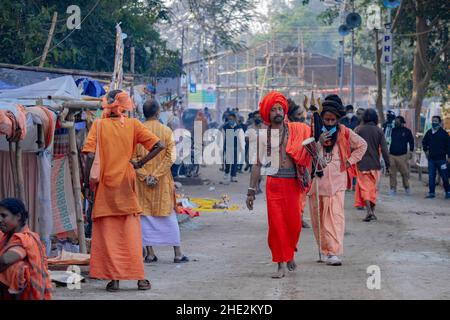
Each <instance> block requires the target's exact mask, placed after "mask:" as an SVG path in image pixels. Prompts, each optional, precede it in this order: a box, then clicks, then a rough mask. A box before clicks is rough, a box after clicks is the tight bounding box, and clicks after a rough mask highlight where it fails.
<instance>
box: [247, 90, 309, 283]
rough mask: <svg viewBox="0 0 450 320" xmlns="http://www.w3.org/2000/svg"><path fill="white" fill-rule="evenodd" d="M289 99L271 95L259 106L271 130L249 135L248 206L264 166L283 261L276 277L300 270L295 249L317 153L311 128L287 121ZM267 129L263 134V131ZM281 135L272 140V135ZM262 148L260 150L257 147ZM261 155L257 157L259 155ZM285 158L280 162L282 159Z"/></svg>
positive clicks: (274, 243)
mask: <svg viewBox="0 0 450 320" xmlns="http://www.w3.org/2000/svg"><path fill="white" fill-rule="evenodd" d="M287 112H288V102H287V100H286V98H285V97H284V96H283V95H282V94H281V93H279V92H276V91H273V92H270V93H269V94H267V95H266V96H265V97H264V99H263V100H262V101H261V103H260V105H259V113H260V115H261V117H262V119H263V121H264V123H265V124H266V125H268V126H269V128H268V130H260V131H258V134H255V133H254V132H253V134H252V133H249V138H250V157H251V163H254V166H253V167H252V172H251V178H250V187H249V188H248V193H247V207H248V209H249V210H253V203H254V200H255V197H256V191H257V187H258V180H259V178H260V175H261V171H262V169H263V170H264V174H266V175H268V177H267V182H266V198H267V214H268V222H269V235H268V243H269V248H270V250H271V251H272V261H273V262H275V263H277V264H278V270H277V272H276V273H275V274H274V275H273V276H272V277H273V278H283V277H284V276H285V274H286V267H287V269H289V270H290V271H293V270H295V269H296V263H295V259H294V253H295V252H296V251H297V243H298V240H299V238H300V232H301V229H302V224H301V221H302V213H303V209H304V208H303V205H302V203H304V201H302V198H304V197H305V196H306V192H307V188H308V187H309V185H310V183H309V181H310V180H309V178H310V177H309V171H308V168H310V166H311V156H310V155H309V154H308V152H307V151H306V149H305V148H304V147H303V146H302V142H303V141H304V140H305V139H307V138H309V137H310V136H311V128H310V127H309V126H308V125H306V124H304V123H300V122H287V121H286V119H285V117H286V114H287ZM261 131H262V132H261ZM273 136H277V137H280V138H279V139H273V140H275V141H276V142H275V141H274V143H272V141H273V140H272V137H273ZM255 147H259V152H256V150H255V149H256V148H255ZM255 158H256V159H255ZM278 160H279V161H278Z"/></svg>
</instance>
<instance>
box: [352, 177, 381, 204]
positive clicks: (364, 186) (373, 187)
mask: <svg viewBox="0 0 450 320" xmlns="http://www.w3.org/2000/svg"><path fill="white" fill-rule="evenodd" d="M356 171H357V178H356V188H355V207H356V208H359V207H365V206H366V201H367V200H369V201H370V203H371V204H373V205H375V204H376V203H377V194H378V190H377V184H378V180H380V175H381V173H380V170H370V171H359V170H356Z"/></svg>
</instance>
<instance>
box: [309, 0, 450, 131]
mask: <svg viewBox="0 0 450 320" xmlns="http://www.w3.org/2000/svg"><path fill="white" fill-rule="evenodd" d="M300 1H302V2H303V3H304V4H305V3H308V2H309V1H308V0H300ZM371 2H372V1H369V0H355V7H356V8H357V9H358V10H357V11H358V12H360V13H361V12H363V11H364V8H365V7H366V6H367V5H368V4H369V3H371ZM376 3H377V4H378V5H380V6H381V7H382V8H384V7H383V4H382V1H381V0H378V1H377V2H376ZM338 9H339V8H338V7H333V8H330V9H328V10H326V11H325V12H324V13H323V14H322V18H323V19H324V21H328V22H331V21H334V20H333V17H334V18H335V17H337V15H336V13H337V11H338ZM384 11H385V10H384ZM383 16H385V13H384V14H383ZM393 16H394V20H393V25H392V30H393V32H394V41H395V43H394V48H395V49H394V50H395V51H394V61H393V77H392V80H393V85H394V88H395V90H396V92H397V93H398V94H401V95H403V96H409V97H411V98H410V105H411V107H412V108H414V109H415V110H416V117H417V118H416V124H417V125H416V130H420V123H421V122H420V113H421V108H422V103H423V100H424V98H425V97H426V96H431V95H441V96H442V100H444V101H445V100H448V99H449V92H448V88H447V85H448V83H449V82H450V81H449V80H450V78H449V73H448V69H447V68H448V65H449V55H450V54H449V49H450V42H449V34H448V32H449V21H450V2H449V1H445V0H436V1H426V0H402V2H401V6H400V7H399V8H397V9H394V10H393ZM358 34H359V35H362V36H363V37H364V36H365V35H364V33H361V32H358ZM358 40H362V38H361V39H358V38H357V41H358ZM358 42H359V43H365V42H361V41H358ZM364 47H365V46H360V50H359V52H358V53H357V59H360V60H362V61H367V60H368V57H372V59H373V58H376V59H378V58H379V57H380V51H379V50H380V47H379V46H378V50H377V51H376V52H375V50H373V49H371V48H372V47H373V46H367V47H365V50H364ZM411 62H412V63H411ZM379 93H380V94H381V91H380V90H379ZM377 100H378V101H381V99H377ZM378 109H380V108H378Z"/></svg>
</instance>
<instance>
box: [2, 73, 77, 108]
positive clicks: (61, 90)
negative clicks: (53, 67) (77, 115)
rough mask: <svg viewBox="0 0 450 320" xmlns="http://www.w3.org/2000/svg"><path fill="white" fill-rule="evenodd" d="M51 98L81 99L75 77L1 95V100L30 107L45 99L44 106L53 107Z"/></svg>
mask: <svg viewBox="0 0 450 320" xmlns="http://www.w3.org/2000/svg"><path fill="white" fill-rule="evenodd" d="M49 96H50V97H63V98H72V99H81V93H80V89H78V87H77V85H76V84H75V81H74V79H73V77H72V76H64V77H60V78H55V79H51V80H46V81H42V82H38V83H35V84H32V85H29V86H25V87H21V88H18V89H11V90H8V91H4V92H3V93H0V100H4V101H10V102H14V103H19V104H22V105H25V106H30V105H36V104H38V102H37V100H38V99H43V104H44V105H52V104H54V101H51V100H48V97H49Z"/></svg>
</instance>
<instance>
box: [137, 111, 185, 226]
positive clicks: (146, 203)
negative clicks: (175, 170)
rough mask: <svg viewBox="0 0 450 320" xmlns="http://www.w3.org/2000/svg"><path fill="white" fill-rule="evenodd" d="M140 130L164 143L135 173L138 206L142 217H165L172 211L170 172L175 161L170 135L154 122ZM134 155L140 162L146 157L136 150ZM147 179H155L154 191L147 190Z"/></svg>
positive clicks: (171, 179)
mask: <svg viewBox="0 0 450 320" xmlns="http://www.w3.org/2000/svg"><path fill="white" fill-rule="evenodd" d="M144 126H145V127H146V128H147V129H149V130H150V131H151V132H152V133H153V134H154V135H156V136H157V137H158V138H159V139H160V140H161V141H162V142H163V143H164V145H165V149H164V150H163V151H161V152H160V153H159V154H158V155H156V157H155V158H153V159H152V160H150V161H149V162H147V163H146V164H145V166H144V167H143V168H141V169H139V170H137V177H138V179H137V181H138V182H137V185H138V197H139V204H140V206H141V207H142V209H143V213H142V214H143V215H147V216H153V217H167V216H170V214H171V213H172V212H173V210H174V208H175V207H176V205H175V204H176V201H175V183H174V181H173V177H172V172H171V171H170V168H171V167H172V165H173V163H174V162H175V160H176V149H175V141H174V138H173V132H172V130H171V129H170V128H169V127H167V126H165V125H163V124H161V123H160V122H159V121H158V120H149V121H146V122H144ZM136 155H137V159H141V158H143V157H145V156H146V155H147V151H146V150H145V149H144V148H142V147H140V146H138V148H137V149H136ZM149 175H151V176H154V177H156V178H157V179H158V184H157V185H156V186H155V187H149V186H147V184H146V177H147V176H149Z"/></svg>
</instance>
